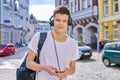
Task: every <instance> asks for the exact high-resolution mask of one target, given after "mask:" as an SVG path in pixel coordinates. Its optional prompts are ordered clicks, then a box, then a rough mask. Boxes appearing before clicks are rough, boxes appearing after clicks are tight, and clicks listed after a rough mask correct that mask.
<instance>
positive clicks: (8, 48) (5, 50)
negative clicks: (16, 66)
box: [0, 44, 15, 56]
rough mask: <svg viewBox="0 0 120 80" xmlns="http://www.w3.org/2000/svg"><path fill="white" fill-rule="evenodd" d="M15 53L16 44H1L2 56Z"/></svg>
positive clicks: (0, 53) (0, 54) (0, 51)
mask: <svg viewBox="0 0 120 80" xmlns="http://www.w3.org/2000/svg"><path fill="white" fill-rule="evenodd" d="M14 53H15V46H14V44H0V56H6V55H10V54H14Z"/></svg>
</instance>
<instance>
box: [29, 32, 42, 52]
mask: <svg viewBox="0 0 120 80" xmlns="http://www.w3.org/2000/svg"><path fill="white" fill-rule="evenodd" d="M39 35H40V33H38V32H37V33H35V35H34V36H33V37H32V39H31V41H30V43H29V44H28V48H29V49H30V50H32V51H33V52H34V53H37V49H38V41H39Z"/></svg>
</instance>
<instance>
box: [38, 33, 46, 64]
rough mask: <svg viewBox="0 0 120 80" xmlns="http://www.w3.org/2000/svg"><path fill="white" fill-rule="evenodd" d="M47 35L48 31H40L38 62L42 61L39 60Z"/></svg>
mask: <svg viewBox="0 0 120 80" xmlns="http://www.w3.org/2000/svg"><path fill="white" fill-rule="evenodd" d="M46 37H47V32H40V36H39V41H38V49H37V53H38V56H37V63H40V61H39V56H40V51H41V49H42V46H43V44H44V42H45V40H46Z"/></svg>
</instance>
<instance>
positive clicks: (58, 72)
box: [56, 71, 65, 73]
mask: <svg viewBox="0 0 120 80" xmlns="http://www.w3.org/2000/svg"><path fill="white" fill-rule="evenodd" d="M64 72H65V71H56V73H64Z"/></svg>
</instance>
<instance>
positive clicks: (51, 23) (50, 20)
mask: <svg viewBox="0 0 120 80" xmlns="http://www.w3.org/2000/svg"><path fill="white" fill-rule="evenodd" d="M49 24H50V26H54V19H53V16H51V17H50V19H49Z"/></svg>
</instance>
